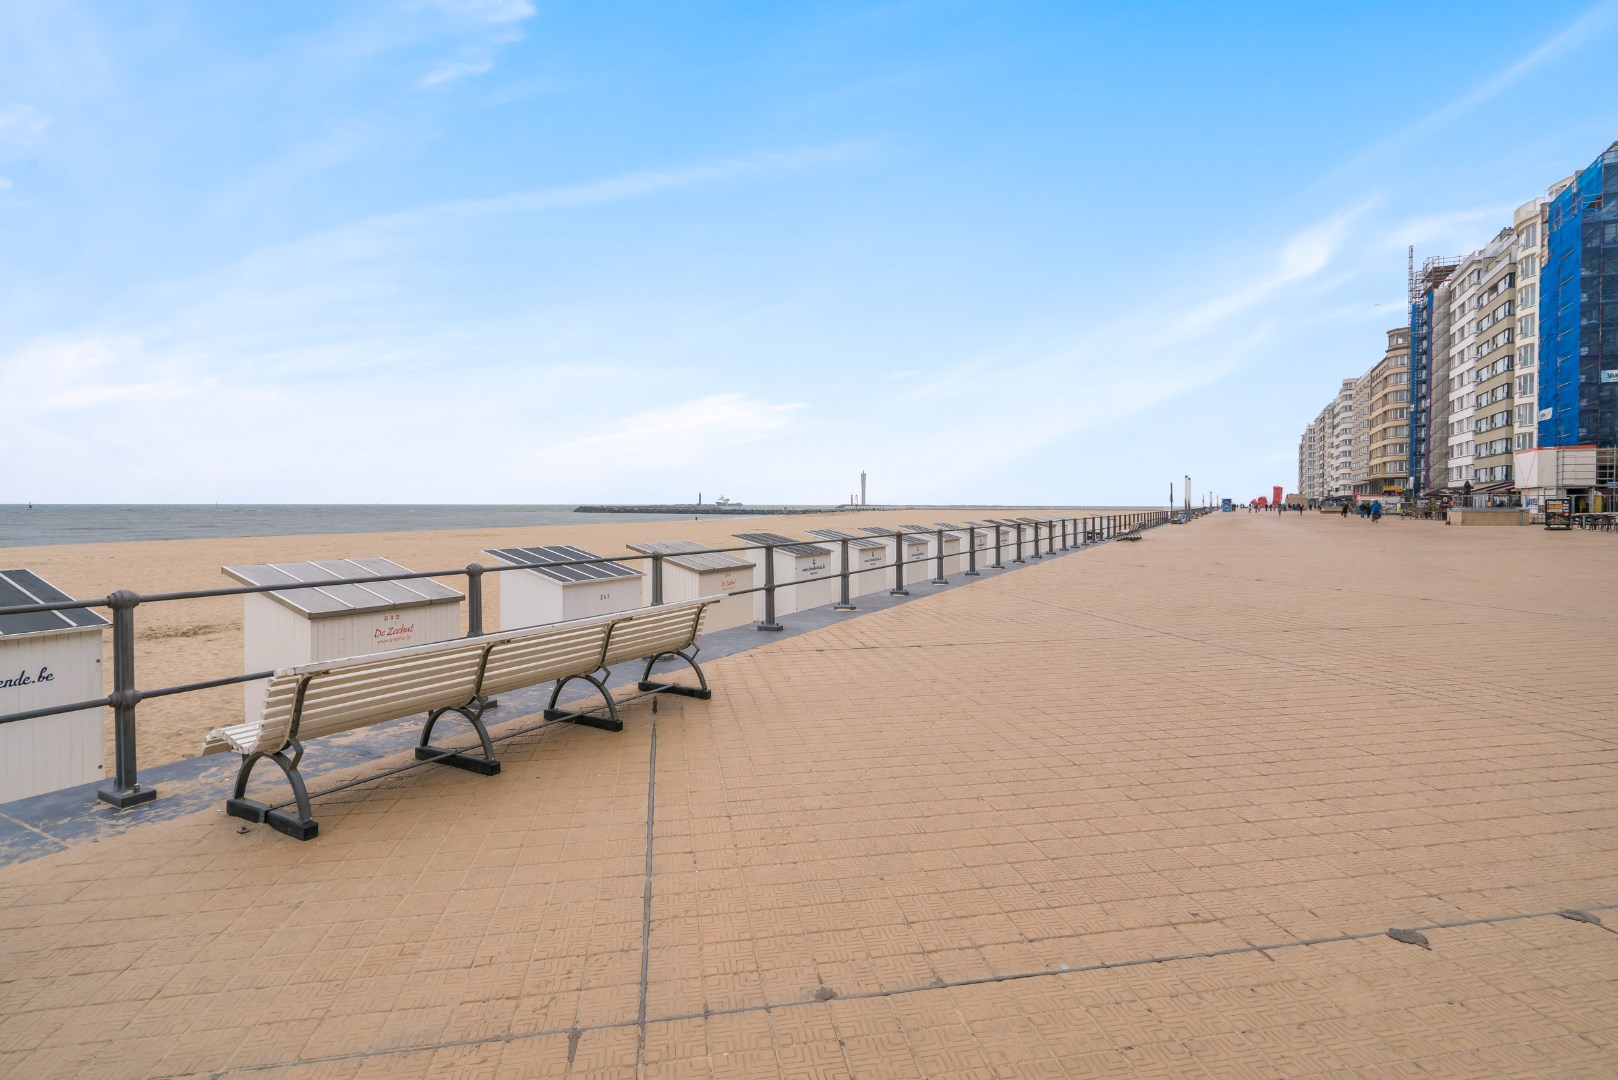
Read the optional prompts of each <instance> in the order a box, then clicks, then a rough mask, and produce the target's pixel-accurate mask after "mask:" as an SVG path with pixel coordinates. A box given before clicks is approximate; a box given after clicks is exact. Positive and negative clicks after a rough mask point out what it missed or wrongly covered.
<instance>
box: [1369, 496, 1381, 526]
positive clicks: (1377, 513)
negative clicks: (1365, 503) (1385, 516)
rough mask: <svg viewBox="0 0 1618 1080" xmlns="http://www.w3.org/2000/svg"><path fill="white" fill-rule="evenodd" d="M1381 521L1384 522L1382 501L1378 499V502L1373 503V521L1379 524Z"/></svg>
mask: <svg viewBox="0 0 1618 1080" xmlns="http://www.w3.org/2000/svg"><path fill="white" fill-rule="evenodd" d="M1381 520H1382V500H1381V499H1377V500H1375V501H1373V502H1372V503H1371V521H1372V522H1377V521H1381Z"/></svg>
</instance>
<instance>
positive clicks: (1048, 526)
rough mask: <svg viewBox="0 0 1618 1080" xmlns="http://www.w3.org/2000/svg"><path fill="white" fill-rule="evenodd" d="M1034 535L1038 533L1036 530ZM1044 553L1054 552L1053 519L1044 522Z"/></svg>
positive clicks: (1052, 553)
mask: <svg viewBox="0 0 1618 1080" xmlns="http://www.w3.org/2000/svg"><path fill="white" fill-rule="evenodd" d="M1035 535H1036V536H1037V535H1038V532H1037V530H1036V532H1035ZM1045 554H1047V555H1055V554H1056V522H1054V521H1047V522H1046V523H1045Z"/></svg>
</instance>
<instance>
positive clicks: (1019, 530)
mask: <svg viewBox="0 0 1618 1080" xmlns="http://www.w3.org/2000/svg"><path fill="white" fill-rule="evenodd" d="M1016 528H1017V557H1016V558H1015V559H1012V560H1011V562H1012V564H1013V565H1015V564H1017V563H1020V562H1022V561H1023V557H1022V522H1020V521H1019V522H1017V526H1016Z"/></svg>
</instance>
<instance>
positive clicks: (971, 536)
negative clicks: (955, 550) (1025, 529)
mask: <svg viewBox="0 0 1618 1080" xmlns="http://www.w3.org/2000/svg"><path fill="white" fill-rule="evenodd" d="M934 524H935V525H937V526H938V527H939V528H940V529H953V530H954V531H955V532H956V533H958V534H960V537H961V553H962V563H963V565H964V564H965V562H966V559H965V553H966V549H967V547H968V545H970V546H971V547H972V548H973V549H974V550H975V551H976V552H977V558H976V559H975V560H973V561H974V562H975V563H976V565H977V568H978V569H979V570H981V569H983V568H984V567H985V566H988V565H989V564H990V563H992V562H994V552H993V550H991V549H992V548H993V547H994V530H993V529H984V528H980V527H979V526H976V525H974V526H972V528H971V529H968V528H967V527H966V526H965V525H955V524H951V523H950V522H948V521H938V522H934ZM985 551H988V552H989V555H988V558H984V552H985Z"/></svg>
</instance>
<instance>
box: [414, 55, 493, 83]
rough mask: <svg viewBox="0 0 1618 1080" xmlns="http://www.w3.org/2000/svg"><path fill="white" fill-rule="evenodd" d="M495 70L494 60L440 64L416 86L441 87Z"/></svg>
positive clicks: (455, 61) (457, 61) (456, 61)
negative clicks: (469, 76)
mask: <svg viewBox="0 0 1618 1080" xmlns="http://www.w3.org/2000/svg"><path fill="white" fill-rule="evenodd" d="M493 70H494V61H493V60H487V59H485V60H452V61H450V62H448V63H444V64H440V65H439V66H438V67H435V68H433V69H432V70H431V71H429V72H428V73H427V74H425V75H423V76H422V77H421V78H420V79H417V80H416V85H417V86H422V87H427V86H440V85H442V84H444V83H448V82H454V81H455V80H456V79H462V78H465V77H466V76H468V75H482V74H483V73H484V72H487V71H493Z"/></svg>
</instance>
